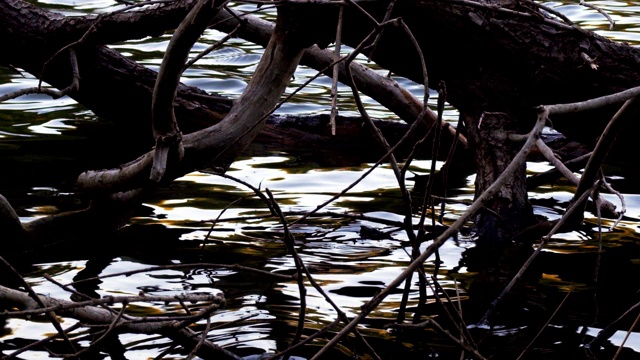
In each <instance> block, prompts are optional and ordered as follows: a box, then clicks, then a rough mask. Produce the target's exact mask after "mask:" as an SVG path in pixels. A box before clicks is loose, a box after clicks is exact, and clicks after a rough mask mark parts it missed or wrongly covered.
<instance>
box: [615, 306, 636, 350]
mask: <svg viewBox="0 0 640 360" xmlns="http://www.w3.org/2000/svg"><path fill="white" fill-rule="evenodd" d="M638 322H640V314H638V316H636V319H635V320H634V321H633V324H631V326H630V327H629V330H628V331H627V333H626V334H625V335H624V340H622V343H620V346H619V347H618V350H617V351H616V354H615V355H614V356H613V358H612V359H611V360H616V359H617V358H618V356H620V353H621V352H622V348H623V347H624V344H625V343H626V342H627V340H628V339H629V335H631V332H632V331H633V329H635V327H636V326H637V325H638Z"/></svg>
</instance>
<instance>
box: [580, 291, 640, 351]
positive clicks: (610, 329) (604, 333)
mask: <svg viewBox="0 0 640 360" xmlns="http://www.w3.org/2000/svg"><path fill="white" fill-rule="evenodd" d="M638 308H640V302H638V303H635V304H634V305H633V306H631V307H630V308H629V309H628V310H627V311H625V312H624V314H622V315H620V316H619V317H618V318H617V319H615V320H614V321H613V322H612V323H611V324H609V326H607V327H606V328H604V329H602V330H600V332H599V333H598V335H597V336H596V337H595V338H593V340H591V342H590V343H589V345H588V346H589V347H590V348H594V347H597V346H600V344H601V343H602V342H604V341H605V340H607V339H609V338H610V337H611V336H612V335H613V334H615V332H616V331H617V329H618V328H619V325H620V323H621V322H622V321H623V320H625V318H626V317H627V316H629V315H631V314H633V312H634V311H636V310H637V309H638ZM638 315H639V316H640V313H638Z"/></svg>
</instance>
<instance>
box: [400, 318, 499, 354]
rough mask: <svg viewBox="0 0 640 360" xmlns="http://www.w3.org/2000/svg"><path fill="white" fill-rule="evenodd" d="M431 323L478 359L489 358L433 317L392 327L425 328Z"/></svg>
mask: <svg viewBox="0 0 640 360" xmlns="http://www.w3.org/2000/svg"><path fill="white" fill-rule="evenodd" d="M429 325H432V326H434V327H435V328H436V329H437V330H438V331H440V333H442V334H444V335H446V336H447V337H448V338H449V339H450V340H451V341H453V342H454V343H456V344H458V345H460V346H461V347H462V348H463V349H465V350H466V351H468V352H470V353H472V354H473V356H474V357H476V358H478V359H481V360H487V358H486V357H484V356H482V354H480V353H479V352H478V350H476V349H474V348H472V347H471V346H469V344H467V343H465V342H464V341H463V340H460V339H458V338H456V337H455V336H453V335H451V333H450V332H449V331H447V330H446V329H445V328H443V327H442V326H440V324H438V322H437V321H435V320H434V319H433V318H431V317H429V318H428V319H427V320H426V321H424V322H422V323H419V324H402V325H400V324H394V325H391V326H390V327H393V328H413V329H423V328H426V327H427V326H429Z"/></svg>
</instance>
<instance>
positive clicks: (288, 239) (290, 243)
mask: <svg viewBox="0 0 640 360" xmlns="http://www.w3.org/2000/svg"><path fill="white" fill-rule="evenodd" d="M265 191H266V192H267V195H268V196H269V200H270V201H271V204H272V206H273V209H274V210H275V211H276V213H277V214H278V216H279V217H280V223H281V224H282V227H283V228H284V244H285V245H286V247H287V250H288V251H289V253H291V257H292V258H293V262H294V263H295V265H296V273H297V274H298V279H297V280H298V281H297V282H298V292H299V294H300V306H299V308H300V313H299V315H298V327H297V329H296V333H295V335H294V336H293V339H292V340H291V344H290V345H289V346H293V345H295V344H296V343H298V342H299V341H300V338H301V337H302V332H303V331H304V322H305V317H306V309H307V288H306V287H305V286H304V276H303V270H302V268H303V266H304V265H303V262H302V259H300V256H298V253H297V252H296V244H295V239H294V238H293V235H292V234H291V232H290V231H289V225H288V223H287V220H286V219H285V218H284V215H283V214H282V210H280V206H279V205H278V203H277V202H276V199H275V198H274V197H273V194H272V193H271V191H269V189H265Z"/></svg>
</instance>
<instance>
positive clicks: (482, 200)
mask: <svg viewBox="0 0 640 360" xmlns="http://www.w3.org/2000/svg"><path fill="white" fill-rule="evenodd" d="M538 110H539V111H540V113H539V114H538V120H537V122H536V124H535V126H534V127H533V129H532V130H531V132H530V136H529V139H527V141H526V142H525V143H524V145H523V146H522V149H520V151H519V152H518V154H517V155H516V156H515V157H514V159H513V161H512V162H511V163H510V164H509V166H507V168H506V169H505V171H504V172H503V173H502V174H500V176H498V178H497V179H496V181H495V182H494V183H493V184H491V186H489V187H488V188H487V190H485V191H484V192H483V193H482V194H480V196H478V198H477V199H476V200H475V201H474V203H473V204H472V205H471V206H469V207H468V208H467V210H465V212H464V213H462V214H461V215H460V217H458V219H457V220H456V221H455V222H454V223H453V224H452V225H451V226H450V227H449V228H447V229H446V230H445V231H444V232H443V233H442V234H441V235H440V236H438V237H437V238H436V239H435V240H434V241H433V243H432V244H431V245H430V246H429V247H427V249H426V250H425V251H423V252H422V254H420V256H419V257H418V258H416V259H415V260H414V261H413V262H411V264H409V265H408V266H407V267H406V268H405V269H404V270H403V271H402V273H400V275H398V276H397V277H396V278H395V279H394V280H392V281H391V282H390V283H389V284H388V285H387V287H385V288H384V289H382V290H381V291H380V292H379V293H378V294H377V295H376V296H374V297H373V298H372V299H371V300H370V301H369V302H368V303H367V304H365V305H364V306H363V307H362V311H361V312H360V314H359V315H358V316H357V317H356V318H355V319H353V320H352V321H351V322H350V323H349V324H347V325H346V326H345V327H344V328H343V329H342V331H340V332H339V333H338V334H336V335H335V336H334V337H333V338H332V339H331V341H329V342H328V343H327V344H326V345H325V346H323V347H322V349H320V350H319V351H318V352H317V353H316V354H315V355H314V356H313V358H312V359H311V360H317V359H319V358H320V357H321V356H322V355H323V354H324V353H326V352H327V351H328V350H329V349H330V348H332V347H333V346H335V345H336V344H337V343H338V341H340V340H341V339H342V338H343V337H344V336H345V335H346V334H348V333H350V332H351V330H352V329H353V328H355V327H356V326H357V325H358V324H359V323H360V322H361V321H362V320H363V319H364V318H365V317H367V315H368V314H369V313H371V311H373V310H374V309H375V308H376V307H377V306H378V305H379V304H380V303H381V302H382V300H384V299H385V298H386V297H387V296H388V295H389V294H390V293H391V292H392V291H393V290H395V289H396V288H397V287H398V285H400V284H401V283H402V282H403V281H404V279H406V278H407V277H408V276H409V274H411V273H413V271H415V270H416V269H417V268H418V267H419V266H420V265H421V264H423V263H424V261H425V260H426V259H427V258H428V257H429V256H431V255H432V254H433V253H434V252H435V250H437V249H438V248H439V247H441V246H442V245H444V243H445V242H446V241H447V240H448V239H449V238H450V237H451V236H452V235H453V234H454V233H456V232H457V231H458V229H460V227H462V225H463V224H465V223H466V222H467V220H469V219H470V218H471V217H472V216H473V215H475V213H476V212H477V211H478V210H480V209H481V208H482V207H484V205H485V204H486V203H487V201H489V200H490V199H491V198H493V196H494V195H495V194H496V193H497V192H498V191H499V190H500V188H501V187H502V186H503V185H504V183H505V181H506V180H507V179H510V178H511V177H512V176H513V174H514V172H515V171H516V169H519V168H520V166H521V165H522V164H523V163H524V161H526V157H527V154H528V153H529V150H531V147H532V146H533V144H534V143H535V140H536V139H537V138H538V136H539V135H540V132H541V131H542V128H543V127H544V124H545V122H546V120H547V115H548V112H547V111H546V109H545V108H539V109H538Z"/></svg>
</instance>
